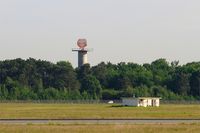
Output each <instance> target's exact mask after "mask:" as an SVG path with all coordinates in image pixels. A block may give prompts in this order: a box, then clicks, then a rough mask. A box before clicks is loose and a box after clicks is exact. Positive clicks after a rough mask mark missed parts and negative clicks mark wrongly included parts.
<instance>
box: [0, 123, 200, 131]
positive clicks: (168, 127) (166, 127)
mask: <svg viewBox="0 0 200 133" xmlns="http://www.w3.org/2000/svg"><path fill="white" fill-rule="evenodd" d="M199 131H200V124H160V125H158V124H140V125H56V124H55V125H52V124H48V125H31V124H28V125H8V124H0V132H1V133H199Z"/></svg>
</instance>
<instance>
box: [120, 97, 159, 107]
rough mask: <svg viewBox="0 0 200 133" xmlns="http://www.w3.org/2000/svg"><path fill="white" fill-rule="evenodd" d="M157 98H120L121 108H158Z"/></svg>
mask: <svg viewBox="0 0 200 133" xmlns="http://www.w3.org/2000/svg"><path fill="white" fill-rule="evenodd" d="M160 99H161V98H159V97H138V98H122V105H123V106H137V107H149V106H151V107H159V106H160Z"/></svg>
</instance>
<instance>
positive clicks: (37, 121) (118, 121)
mask: <svg viewBox="0 0 200 133" xmlns="http://www.w3.org/2000/svg"><path fill="white" fill-rule="evenodd" d="M29 123H31V124H48V123H62V124H153V123H163V124H167V123H200V119H0V124H29Z"/></svg>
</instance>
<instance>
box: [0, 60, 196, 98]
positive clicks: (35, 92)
mask: <svg viewBox="0 0 200 133" xmlns="http://www.w3.org/2000/svg"><path fill="white" fill-rule="evenodd" d="M132 96H136V97H139V96H153V97H162V99H165V100H200V62H193V63H188V64H186V65H179V62H178V61H174V62H171V63H169V62H167V61H166V60H165V59H158V60H156V61H154V62H152V63H151V64H143V65H139V64H135V63H124V62H121V63H119V64H112V63H110V62H108V63H104V62H102V63H100V64H98V65H96V66H93V67H90V65H89V64H86V65H84V66H82V67H81V68H76V69H74V68H73V67H72V65H71V64H70V63H69V62H65V61H60V62H57V63H56V64H54V63H51V62H48V61H42V60H35V59H33V58H29V59H27V60H23V59H14V60H5V61H0V100H92V99H95V100H99V99H101V100H111V99H112V100H117V99H120V98H121V97H132Z"/></svg>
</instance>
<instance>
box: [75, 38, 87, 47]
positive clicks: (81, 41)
mask: <svg viewBox="0 0 200 133" xmlns="http://www.w3.org/2000/svg"><path fill="white" fill-rule="evenodd" d="M77 45H78V47H79V48H80V49H84V48H85V47H86V46H87V40H86V39H78V41H77Z"/></svg>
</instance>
